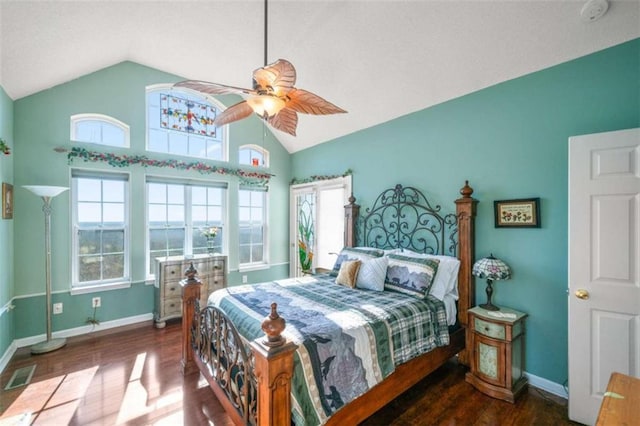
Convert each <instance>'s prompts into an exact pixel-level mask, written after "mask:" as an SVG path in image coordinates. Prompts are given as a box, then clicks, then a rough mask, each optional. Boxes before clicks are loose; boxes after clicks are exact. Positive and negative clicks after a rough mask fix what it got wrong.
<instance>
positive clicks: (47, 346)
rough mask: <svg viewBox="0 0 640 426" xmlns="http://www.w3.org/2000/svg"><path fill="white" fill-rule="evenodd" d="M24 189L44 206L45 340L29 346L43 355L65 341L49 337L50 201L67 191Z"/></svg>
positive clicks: (57, 347) (44, 186)
mask: <svg viewBox="0 0 640 426" xmlns="http://www.w3.org/2000/svg"><path fill="white" fill-rule="evenodd" d="M24 188H25V189H27V190H29V191H31V192H33V193H34V194H35V195H37V196H39V197H41V198H42V201H43V203H44V205H43V206H42V211H43V212H44V251H45V285H46V286H45V294H46V308H47V340H45V341H44V342H40V343H36V344H35V345H33V346H31V353H32V354H43V353H46V352H51V351H55V350H56V349H60V348H61V347H63V346H64V345H65V344H66V343H67V341H66V339H53V338H52V337H51V310H52V309H51V308H52V306H51V227H50V225H51V199H52V198H53V197H56V196H58V195H60V194H62V193H63V192H64V191H66V190H68V189H69V188H66V187H64V186H47V185H25V186H24Z"/></svg>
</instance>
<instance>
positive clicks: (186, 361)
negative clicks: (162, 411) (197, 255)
mask: <svg viewBox="0 0 640 426" xmlns="http://www.w3.org/2000/svg"><path fill="white" fill-rule="evenodd" d="M197 273H198V271H197V270H196V269H195V268H194V267H193V263H191V265H190V266H189V269H187V270H186V271H185V275H186V276H187V278H186V279H184V280H182V281H180V286H182V360H181V361H180V369H181V371H182V374H183V375H187V374H190V373H192V372H196V371H198V366H197V365H196V363H195V361H194V360H193V346H191V338H192V336H191V326H192V324H193V317H194V315H195V310H196V306H195V305H196V301H197V300H199V299H200V289H201V288H202V281H200V280H199V279H198V277H196V274H197Z"/></svg>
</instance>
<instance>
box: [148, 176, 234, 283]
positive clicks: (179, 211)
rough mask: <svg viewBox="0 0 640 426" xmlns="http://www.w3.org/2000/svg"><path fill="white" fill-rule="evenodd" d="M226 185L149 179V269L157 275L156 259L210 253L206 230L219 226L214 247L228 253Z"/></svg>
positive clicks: (151, 273)
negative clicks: (226, 249) (226, 240)
mask: <svg viewBox="0 0 640 426" xmlns="http://www.w3.org/2000/svg"><path fill="white" fill-rule="evenodd" d="M226 198H227V184H226V183H224V182H219V183H218V182H199V181H180V180H166V179H161V178H151V177H150V178H148V179H147V218H148V241H147V242H148V244H147V253H148V256H147V271H148V273H149V275H154V274H155V259H156V258H158V257H167V256H183V255H186V256H189V255H194V254H200V253H207V251H208V248H207V238H206V237H205V236H204V235H203V231H204V230H205V229H209V228H212V227H215V228H217V235H216V237H215V238H214V244H213V250H214V251H215V252H218V253H223V252H225V247H224V241H225V238H224V231H225V228H224V224H225V220H226V208H225V206H226Z"/></svg>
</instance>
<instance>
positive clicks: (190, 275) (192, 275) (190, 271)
mask: <svg viewBox="0 0 640 426" xmlns="http://www.w3.org/2000/svg"><path fill="white" fill-rule="evenodd" d="M196 275H198V270H197V269H196V268H194V267H193V262H190V263H189V267H188V268H187V269H186V270H185V271H184V276H185V277H187V280H189V281H195V280H196Z"/></svg>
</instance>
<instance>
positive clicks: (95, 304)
mask: <svg viewBox="0 0 640 426" xmlns="http://www.w3.org/2000/svg"><path fill="white" fill-rule="evenodd" d="M100 306H102V304H101V301H100V298H99V297H94V298H93V299H91V307H92V308H99V307H100Z"/></svg>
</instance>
